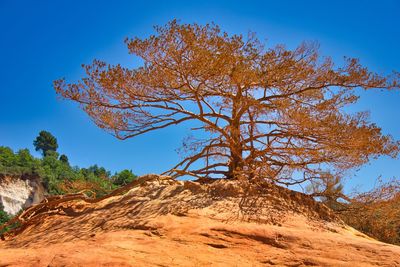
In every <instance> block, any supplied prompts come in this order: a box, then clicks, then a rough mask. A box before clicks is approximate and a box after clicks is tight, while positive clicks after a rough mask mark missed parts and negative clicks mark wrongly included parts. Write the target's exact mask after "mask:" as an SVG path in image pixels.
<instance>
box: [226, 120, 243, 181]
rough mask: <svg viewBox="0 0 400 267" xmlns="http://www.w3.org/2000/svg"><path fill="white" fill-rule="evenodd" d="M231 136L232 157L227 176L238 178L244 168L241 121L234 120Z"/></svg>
mask: <svg viewBox="0 0 400 267" xmlns="http://www.w3.org/2000/svg"><path fill="white" fill-rule="evenodd" d="M231 138H232V141H231V146H230V150H231V151H230V153H231V158H230V163H229V171H228V177H227V178H229V179H235V178H237V174H238V173H239V172H240V171H242V170H243V148H242V143H241V140H240V124H239V121H234V122H233V123H232V125H231Z"/></svg>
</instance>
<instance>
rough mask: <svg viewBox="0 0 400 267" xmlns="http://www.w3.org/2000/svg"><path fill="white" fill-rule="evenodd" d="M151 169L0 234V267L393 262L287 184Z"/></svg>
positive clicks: (394, 251) (384, 250)
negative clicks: (92, 198) (196, 177)
mask: <svg viewBox="0 0 400 267" xmlns="http://www.w3.org/2000/svg"><path fill="white" fill-rule="evenodd" d="M157 178H159V177H156V176H154V177H152V179H148V180H149V181H147V182H145V183H144V184H143V185H142V186H139V187H135V188H133V189H131V190H130V191H129V192H127V193H126V194H124V195H117V196H112V197H108V198H105V199H103V200H101V201H99V202H95V203H87V202H85V201H70V202H65V203H62V204H59V205H58V206H57V208H56V209H54V210H52V211H51V212H47V214H45V215H44V216H40V217H38V219H37V220H35V221H34V223H32V224H30V225H29V226H27V227H26V229H24V230H23V231H22V232H21V233H19V234H18V235H16V236H15V237H9V238H7V240H6V241H4V242H2V243H0V265H1V266H378V265H379V266H400V247H397V246H393V245H389V244H385V243H381V242H378V241H375V240H373V239H371V238H368V237H366V236H365V235H363V234H361V233H359V232H357V231H356V230H354V229H352V228H350V227H348V226H346V225H345V224H344V223H342V222H341V221H340V220H339V219H338V218H337V217H336V216H335V215H333V214H332V213H331V212H330V210H328V209H327V208H326V207H325V206H323V205H321V204H319V203H317V202H315V201H314V200H312V199H311V198H310V197H308V196H306V195H304V194H301V193H297V192H293V191H290V190H287V189H285V188H281V187H277V186H273V185H269V184H262V185H249V184H246V183H240V182H238V181H226V180H218V181H213V182H211V181H203V182H190V181H187V182H182V181H174V180H169V179H161V178H162V177H161V178H160V179H157Z"/></svg>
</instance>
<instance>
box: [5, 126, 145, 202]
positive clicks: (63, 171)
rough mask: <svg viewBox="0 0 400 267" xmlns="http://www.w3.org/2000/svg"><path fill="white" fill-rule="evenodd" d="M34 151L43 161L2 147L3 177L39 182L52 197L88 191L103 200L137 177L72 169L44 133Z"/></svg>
mask: <svg viewBox="0 0 400 267" xmlns="http://www.w3.org/2000/svg"><path fill="white" fill-rule="evenodd" d="M34 145H35V149H36V150H37V151H42V155H43V157H42V158H35V157H34V156H32V155H31V153H30V152H29V150H28V149H21V150H19V151H17V152H14V151H13V150H12V149H11V148H9V147H4V146H0V176H13V177H21V178H39V179H41V180H42V182H43V184H44V186H45V188H46V190H47V193H48V194H49V195H60V194H66V193H74V192H78V191H81V190H83V189H89V190H91V191H92V192H94V193H95V194H96V196H102V195H104V194H107V193H108V192H110V191H112V190H114V189H116V188H117V187H119V186H122V185H125V184H127V183H129V182H130V181H132V180H133V179H135V178H136V177H137V176H136V175H135V174H133V173H132V171H131V170H123V171H121V172H117V173H115V174H113V175H112V174H111V172H110V171H108V170H106V169H105V168H104V167H100V166H98V165H97V164H95V165H92V166H90V167H88V168H80V167H77V166H71V165H70V163H69V161H68V157H67V156H66V155H59V153H58V152H57V151H56V150H57V148H58V145H57V140H56V139H55V137H54V136H52V135H51V134H50V133H49V132H46V131H42V132H40V134H39V136H38V137H37V138H36V140H35V141H34Z"/></svg>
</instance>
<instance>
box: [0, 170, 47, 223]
mask: <svg viewBox="0 0 400 267" xmlns="http://www.w3.org/2000/svg"><path fill="white" fill-rule="evenodd" d="M44 192H45V190H44V187H43V185H42V183H41V182H40V180H39V178H29V179H24V178H19V177H7V176H6V177H0V203H1V204H2V206H3V209H4V211H5V212H7V213H8V214H10V215H15V214H17V213H18V212H19V211H20V210H21V209H24V208H27V207H29V206H31V205H33V204H37V203H39V202H40V201H42V200H43V199H44Z"/></svg>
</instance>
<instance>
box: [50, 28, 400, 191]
mask: <svg viewBox="0 0 400 267" xmlns="http://www.w3.org/2000/svg"><path fill="white" fill-rule="evenodd" d="M155 29H156V34H155V35H151V36H150V37H148V38H146V39H139V38H133V39H126V44H127V46H128V49H129V52H130V53H131V54H133V55H135V56H137V57H139V58H140V59H141V60H142V61H143V65H142V66H141V67H138V68H133V69H130V68H126V67H123V66H121V65H115V66H113V65H108V64H106V63H105V62H102V61H99V60H94V61H93V63H92V64H91V65H84V70H85V72H86V76H85V77H84V78H83V79H82V80H81V81H78V82H76V83H67V82H66V81H65V79H60V80H57V81H55V82H54V86H55V90H56V91H57V93H58V94H60V95H61V96H62V97H64V98H66V99H71V100H74V101H76V102H78V103H80V105H81V107H82V108H83V109H84V110H85V111H86V112H87V113H88V114H89V115H90V116H91V117H92V119H93V120H94V122H95V123H96V124H97V125H98V126H99V127H101V128H103V129H106V130H108V131H110V132H111V133H112V134H114V135H115V136H116V137H117V138H119V139H127V138H131V137H134V136H137V135H141V134H144V133H147V132H151V131H154V130H159V129H162V128H166V127H169V126H174V125H178V124H183V123H188V125H190V126H192V127H193V131H203V132H204V133H205V134H201V135H200V134H199V135H198V136H197V138H196V137H192V138H189V139H188V140H186V142H185V143H184V148H185V150H186V151H187V152H189V153H188V155H186V156H185V158H184V159H183V160H182V161H181V162H179V163H178V164H177V165H176V166H174V167H173V168H172V169H171V170H169V171H168V172H166V173H167V174H170V175H172V176H179V175H186V174H189V175H192V176H196V177H204V176H207V177H226V178H241V177H244V178H247V179H253V178H263V179H270V180H272V181H274V182H277V183H283V184H286V185H289V184H293V183H299V182H303V181H307V180H313V179H320V178H322V177H325V176H326V174H327V173H330V174H329V175H337V174H339V173H342V172H343V171H345V170H348V169H351V168H355V167H358V166H360V165H362V164H364V163H366V162H368V160H369V159H370V158H371V157H377V156H381V155H388V156H391V157H396V156H397V153H398V151H399V142H396V141H394V140H393V139H392V137H391V136H388V135H383V134H382V133H381V129H380V128H379V127H378V126H376V125H375V124H373V123H370V122H369V118H368V113H367V112H360V113H355V114H349V113H346V112H345V110H344V108H345V107H347V106H348V105H351V104H353V103H355V102H356V101H357V99H358V96H357V94H356V91H357V89H365V90H368V89H376V88H378V89H398V88H399V75H398V74H396V73H394V74H393V76H392V77H383V76H380V75H378V74H375V73H372V72H370V71H369V70H368V69H367V68H365V67H363V66H361V65H360V63H359V61H358V60H357V59H352V58H346V59H345V63H344V64H343V66H341V67H337V66H336V65H335V64H334V63H333V61H332V59H330V58H329V57H326V58H322V57H321V56H319V53H318V47H317V45H316V44H314V43H303V44H301V45H300V46H298V47H297V48H296V49H294V50H289V49H286V48H285V47H284V46H283V45H278V46H276V47H271V48H266V47H265V46H264V45H263V44H261V42H260V41H259V40H258V39H257V38H256V36H255V34H249V36H248V37H247V38H244V37H243V36H241V35H232V36H230V35H228V34H227V33H226V32H222V31H221V30H220V28H219V27H218V26H216V25H214V24H211V25H209V24H207V25H205V26H202V25H197V24H179V23H178V22H177V21H175V20H174V21H172V22H170V23H168V24H167V25H165V26H163V27H156V28H155ZM201 160H203V161H204V165H202V166H201V167H198V166H199V164H195V163H196V162H198V161H201ZM300 172H301V173H302V175H301V176H300V175H298V173H300Z"/></svg>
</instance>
